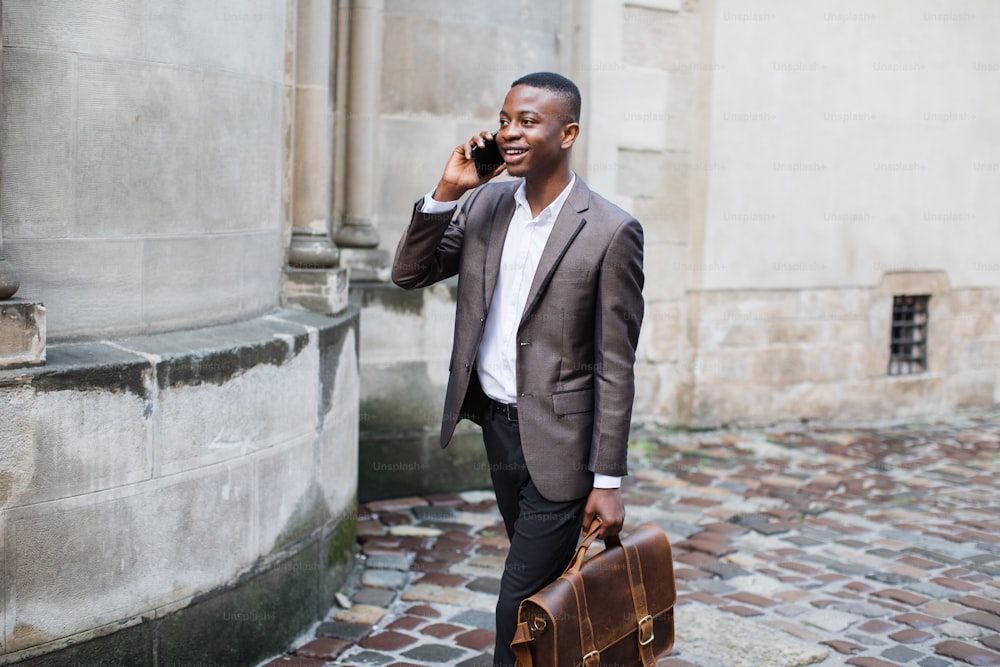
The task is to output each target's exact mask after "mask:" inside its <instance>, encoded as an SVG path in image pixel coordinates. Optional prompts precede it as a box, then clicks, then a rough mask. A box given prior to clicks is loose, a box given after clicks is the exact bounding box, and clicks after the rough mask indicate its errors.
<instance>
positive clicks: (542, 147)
mask: <svg viewBox="0 0 1000 667" xmlns="http://www.w3.org/2000/svg"><path fill="white" fill-rule="evenodd" d="M578 131H579V125H577V124H576V123H574V122H572V121H571V120H570V119H569V118H568V117H567V113H566V107H565V104H564V103H563V101H562V100H561V99H560V98H559V97H558V96H557V95H556V94H555V93H553V92H551V91H548V90H544V89H542V88H532V87H531V86H526V85H519V86H514V87H513V88H511V89H510V91H509V92H508V93H507V97H506V99H504V102H503V109H502V110H501V111H500V131H499V132H498V133H497V145H498V146H499V147H500V154H501V155H502V156H503V161H504V162H505V163H506V164H507V173H508V174H510V175H511V176H521V177H530V176H540V177H541V176H546V175H548V174H551V173H554V172H555V171H556V170H557V168H558V167H560V166H561V165H562V164H563V162H564V160H566V159H567V158H568V157H569V152H568V151H569V148H570V146H572V145H573V141H574V140H575V139H576V135H577V132H578Z"/></svg>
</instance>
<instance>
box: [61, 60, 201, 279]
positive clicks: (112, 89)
mask: <svg viewBox="0 0 1000 667" xmlns="http://www.w3.org/2000/svg"><path fill="white" fill-rule="evenodd" d="M77 77H78V92H77V94H76V100H77V122H76V128H77V129H76V131H77V137H76V144H75V145H76V155H75V158H76V170H75V174H74V180H75V184H76V193H75V194H76V196H75V204H76V216H77V221H78V222H77V225H79V227H80V229H79V230H74V231H76V232H77V233H79V234H83V235H86V236H124V235H131V236H134V235H136V234H160V233H162V231H163V230H164V229H170V230H172V231H175V232H185V231H189V232H195V231H201V230H202V229H203V228H204V227H203V225H202V224H201V221H200V220H199V216H198V208H197V204H198V200H197V196H192V194H196V193H197V190H196V178H197V175H198V169H197V167H198V164H197V158H198V154H199V149H200V148H201V147H200V146H199V143H198V137H197V135H196V128H197V126H198V117H199V110H200V107H201V85H200V84H201V78H200V77H199V76H198V74H197V73H196V72H192V71H190V70H184V69H178V68H175V67H167V66H164V65H160V64H153V63H142V62H136V61H131V60H128V61H104V60H94V59H91V58H80V59H79V60H78V62H77ZM71 145H72V144H71ZM160 278H161V279H162V276H161V277H160Z"/></svg>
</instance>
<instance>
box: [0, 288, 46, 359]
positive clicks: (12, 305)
mask: <svg viewBox="0 0 1000 667" xmlns="http://www.w3.org/2000/svg"><path fill="white" fill-rule="evenodd" d="M44 363H45V306H44V305H42V304H41V303H39V302H37V301H27V300H25V299H9V300H6V301H0V369H9V368H17V367H20V366H38V365H41V364H44Z"/></svg>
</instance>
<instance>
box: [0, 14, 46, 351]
mask: <svg viewBox="0 0 1000 667" xmlns="http://www.w3.org/2000/svg"><path fill="white" fill-rule="evenodd" d="M2 35H3V0H0V72H2V71H3V69H2V68H3V38H2ZM2 101H3V77H2V76H0V103H2ZM2 158H3V156H2V155H0V159H2ZM0 192H2V188H0ZM20 286H21V281H20V279H19V278H18V276H17V271H15V270H14V265H13V264H12V263H11V262H9V261H7V260H6V259H4V256H3V221H2V220H0V370H3V369H8V368H19V367H21V366H38V365H40V364H44V363H45V306H43V305H42V304H41V303H39V302H37V301H26V300H25V299H15V298H13V297H14V294H16V293H17V290H18V288H19V287H20Z"/></svg>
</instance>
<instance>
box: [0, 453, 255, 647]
mask: <svg viewBox="0 0 1000 667" xmlns="http://www.w3.org/2000/svg"><path fill="white" fill-rule="evenodd" d="M150 485H155V487H156V489H155V492H153V489H152V488H150ZM252 496H253V477H252V468H251V466H250V465H248V464H239V465H226V464H224V465H221V466H216V467H214V468H211V469H206V470H203V471H199V473H198V474H196V475H185V476H177V477H172V478H170V479H168V480H164V481H156V482H150V483H149V484H147V485H132V486H130V487H126V489H125V490H123V491H120V492H112V493H109V494H88V495H84V496H75V497H73V498H68V499H65V500H63V501H59V502H55V503H43V504H36V505H31V506H28V507H23V508H18V509H13V510H8V511H7V517H8V520H7V523H6V535H5V539H4V558H5V559H6V561H7V570H6V571H7V573H8V575H9V584H8V586H9V588H8V591H9V596H13V597H8V599H16V600H17V605H16V607H15V608H13V609H8V612H7V613H8V618H7V620H8V627H9V628H13V631H12V633H11V634H9V635H8V637H7V640H8V641H7V644H6V647H7V650H8V651H10V650H19V649H22V648H25V647H27V646H32V645H35V644H38V643H40V642H42V641H48V640H53V639H58V638H61V637H67V636H70V635H73V634H74V633H78V632H83V631H85V630H89V629H91V628H95V627H99V626H101V625H103V624H107V623H112V622H115V621H118V620H120V619H123V618H129V617H131V616H134V615H138V614H141V613H145V612H146V611H147V610H149V609H152V608H155V607H158V606H161V605H164V604H167V603H170V602H176V601H177V600H178V599H182V598H183V597H184V596H185V595H193V594H194V593H195V592H198V591H204V590H208V589H211V588H213V587H216V586H220V585H222V584H223V583H225V582H226V581H227V580H229V579H230V578H231V577H233V576H234V575H235V573H237V572H239V571H240V570H242V569H243V568H246V567H247V566H249V564H250V562H251V560H252V557H251V542H250V531H251V529H252V528H251V527H252V525H253V521H252V518H253V517H252V511H251V507H252V502H251V499H252ZM150 526H156V527H157V528H156V530H150V529H149V527H150Z"/></svg>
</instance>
